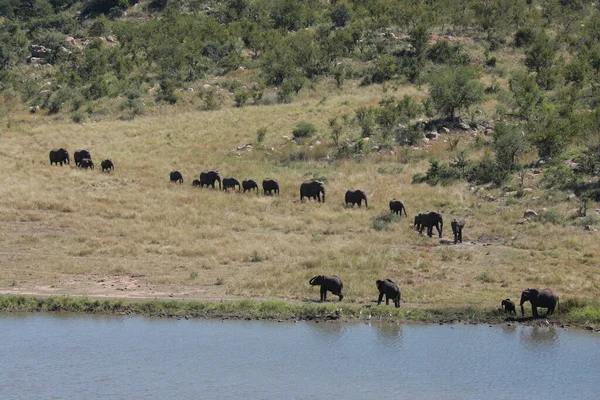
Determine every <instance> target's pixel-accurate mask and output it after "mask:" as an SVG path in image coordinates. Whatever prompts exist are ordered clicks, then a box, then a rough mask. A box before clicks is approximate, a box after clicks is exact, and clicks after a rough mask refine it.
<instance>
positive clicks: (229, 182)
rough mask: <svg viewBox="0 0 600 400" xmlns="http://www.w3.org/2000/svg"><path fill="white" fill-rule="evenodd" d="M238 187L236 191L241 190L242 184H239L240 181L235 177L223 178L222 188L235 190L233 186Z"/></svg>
mask: <svg viewBox="0 0 600 400" xmlns="http://www.w3.org/2000/svg"><path fill="white" fill-rule="evenodd" d="M236 186H237V187H238V192H241V191H242V186H241V185H240V181H238V180H237V179H235V178H223V190H224V191H227V189H229V188H233V190H234V191H235V187H236Z"/></svg>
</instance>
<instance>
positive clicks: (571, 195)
mask: <svg viewBox="0 0 600 400" xmlns="http://www.w3.org/2000/svg"><path fill="white" fill-rule="evenodd" d="M575 197H577V196H576V195H575V193H569V195H568V196H567V198H568V199H569V200H572V199H574V198H575Z"/></svg>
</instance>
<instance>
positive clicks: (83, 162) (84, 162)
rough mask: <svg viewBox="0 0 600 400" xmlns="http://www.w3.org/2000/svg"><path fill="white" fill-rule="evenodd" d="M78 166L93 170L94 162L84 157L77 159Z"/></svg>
mask: <svg viewBox="0 0 600 400" xmlns="http://www.w3.org/2000/svg"><path fill="white" fill-rule="evenodd" d="M79 168H83V169H88V168H89V169H91V170H94V162H93V161H92V160H91V159H89V158H84V159H83V160H80V161H79Z"/></svg>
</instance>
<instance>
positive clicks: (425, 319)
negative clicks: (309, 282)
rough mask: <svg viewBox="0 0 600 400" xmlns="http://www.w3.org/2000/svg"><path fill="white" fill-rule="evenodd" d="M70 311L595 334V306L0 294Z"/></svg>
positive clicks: (13, 302)
mask: <svg viewBox="0 0 600 400" xmlns="http://www.w3.org/2000/svg"><path fill="white" fill-rule="evenodd" d="M35 312H50V313H52V312H73V313H82V314H100V315H137V316H146V317H159V318H177V319H221V320H247V321H252V320H267V321H277V322H283V321H314V322H317V323H318V322H327V321H336V322H343V323H347V322H391V323H423V324H440V325H442V324H473V325H476V324H488V325H500V324H522V325H531V326H554V327H560V328H580V329H585V330H588V331H594V332H600V318H599V317H598V316H599V315H600V306H598V305H590V304H587V305H583V306H578V307H570V308H568V309H567V310H559V311H558V312H556V313H555V314H554V315H551V316H549V317H548V318H546V317H545V316H544V315H543V311H542V315H541V316H540V317H539V318H537V319H534V318H532V317H531V316H530V315H527V314H526V316H525V317H520V316H518V315H517V316H508V315H507V314H504V313H503V312H502V311H500V310H494V309H484V308H476V307H443V308H440V307H435V306H434V307H429V308H406V307H400V308H394V307H393V306H384V305H381V306H377V305H371V304H344V303H338V302H331V303H292V302H286V301H283V300H253V299H246V300H223V301H198V300H193V301H188V300H176V299H158V298H156V299H151V300H146V299H128V298H91V297H69V296H33V295H0V313H35Z"/></svg>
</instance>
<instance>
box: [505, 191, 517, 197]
mask: <svg viewBox="0 0 600 400" xmlns="http://www.w3.org/2000/svg"><path fill="white" fill-rule="evenodd" d="M516 194H517V192H516V191H514V192H506V193H504V197H510V196H514V195H516Z"/></svg>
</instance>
